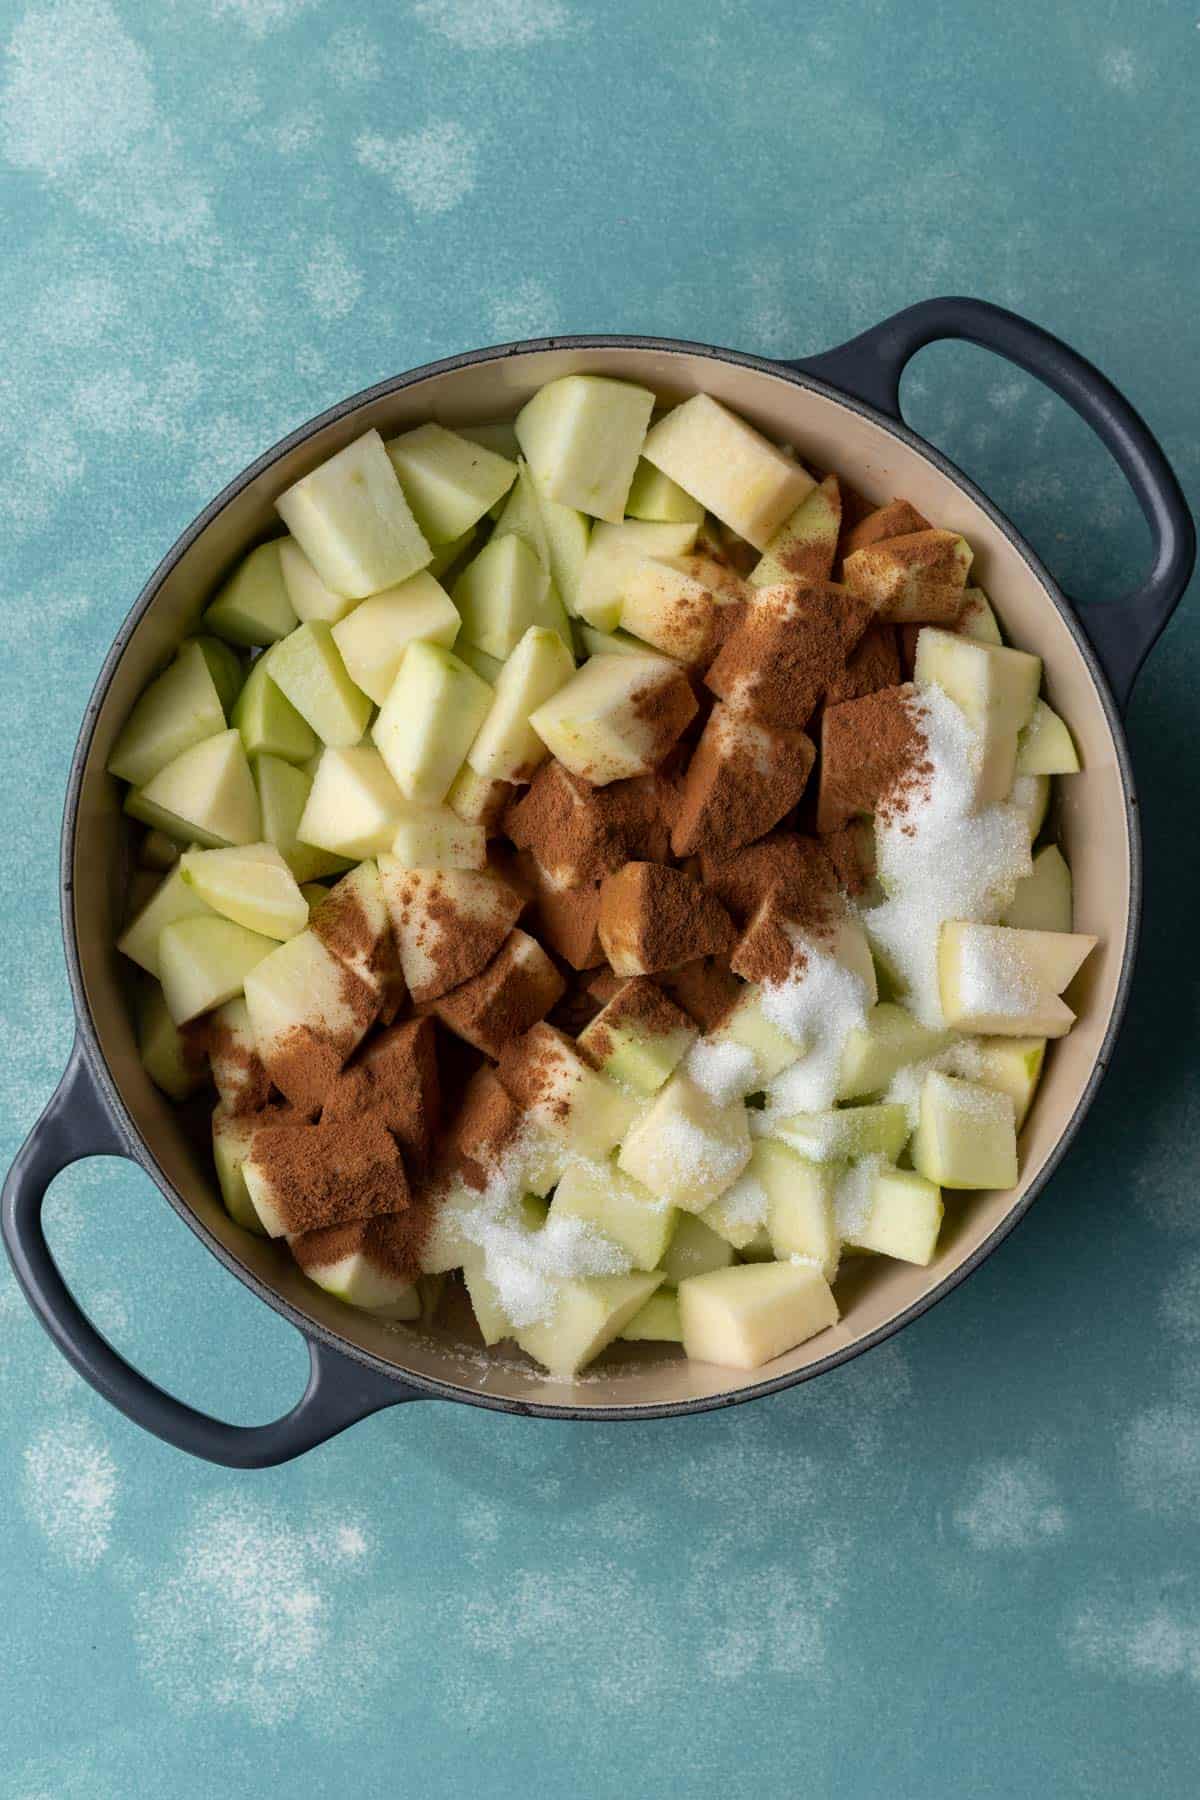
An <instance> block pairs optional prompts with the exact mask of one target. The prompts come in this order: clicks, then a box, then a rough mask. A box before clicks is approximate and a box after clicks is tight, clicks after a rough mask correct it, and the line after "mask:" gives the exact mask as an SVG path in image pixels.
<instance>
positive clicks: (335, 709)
mask: <svg viewBox="0 0 1200 1800" xmlns="http://www.w3.org/2000/svg"><path fill="white" fill-rule="evenodd" d="M271 680H272V681H273V682H274V683H275V685H276V687H277V688H279V689H280V691H281V692H282V693H283V695H284V696H285V698H286V699H288V700H290V701H291V703H292V705H293V706H294V707H295V709H296V711H297V712H298V713H299V714H300V717H301V718H302V719H304V720H305V721H306V723H307V724H309V725H310V726H311V727H312V729H313V730H314V731H315V732H316V734H317V736H318V737H319V738H320V740H321V742H322V743H323V744H325V745H327V746H328V747H329V748H330V749H334V750H345V749H348V748H349V747H350V745H351V744H357V743H359V742H360V741H361V739H362V735H363V732H364V731H365V730H366V729H367V722H368V720H369V719H370V717H371V702H370V699H369V698H368V697H367V695H366V694H364V693H363V691H362V689H361V688H359V687H356V686H355V684H354V682H353V681H351V679H350V677H349V675H348V674H347V672H346V665H345V663H344V662H343V661H342V659H341V656H340V654H339V653H338V647H337V645H336V643H335V642H334V639H333V632H332V631H331V629H330V627H329V626H328V625H323V624H321V623H320V622H317V623H314V624H308V625H299V626H297V628H296V630H295V631H293V632H292V633H291V634H290V636H288V637H286V638H284V639H283V640H282V642H280V643H278V644H276V645H275V647H274V649H273V650H272V652H271Z"/></svg>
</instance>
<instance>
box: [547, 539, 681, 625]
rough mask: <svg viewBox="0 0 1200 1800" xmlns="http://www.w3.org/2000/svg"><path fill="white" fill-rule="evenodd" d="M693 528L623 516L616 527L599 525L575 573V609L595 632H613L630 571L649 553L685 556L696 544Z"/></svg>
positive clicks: (660, 555)
mask: <svg viewBox="0 0 1200 1800" xmlns="http://www.w3.org/2000/svg"><path fill="white" fill-rule="evenodd" d="M696 530H697V527H696V525H695V524H694V523H690V522H685V523H682V524H679V525H668V524H653V523H649V522H646V521H643V520H640V519H624V520H622V522H621V524H619V525H597V526H595V527H594V528H593V531H592V535H591V539H590V541H589V543H588V549H587V555H586V556H585V557H584V559H583V564H582V566H581V568H580V571H579V581H578V585H577V587H576V591H575V604H574V608H573V610H574V611H575V612H576V613H577V614H578V615H579V617H580V618H581V619H583V620H584V622H585V623H586V624H588V625H591V626H592V627H593V628H594V629H595V630H597V631H615V630H616V628H617V626H618V625H619V624H620V622H621V603H622V600H623V597H624V593H625V584H626V581H627V580H628V578H629V576H630V574H631V572H632V571H633V570H634V569H636V568H637V566H638V564H639V563H641V562H643V561H644V560H645V559H646V558H647V557H672V556H686V555H687V553H688V551H689V550H690V549H691V548H692V546H693V545H694V543H695V542H696Z"/></svg>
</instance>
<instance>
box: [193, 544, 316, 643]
mask: <svg viewBox="0 0 1200 1800" xmlns="http://www.w3.org/2000/svg"><path fill="white" fill-rule="evenodd" d="M279 551H280V540H279V538H273V539H272V540H271V542H270V543H269V544H260V545H259V546H258V548H257V550H252V551H251V552H250V554H249V556H247V557H246V558H245V559H244V560H243V561H242V562H241V563H240V564H239V565H238V567H237V568H236V569H235V570H234V572H233V574H232V575H231V576H230V577H229V580H228V581H227V582H226V583H225V585H224V587H223V588H222V589H221V590H220V592H219V593H218V595H217V597H216V599H215V600H214V601H213V602H212V604H211V606H210V607H209V608H208V611H207V612H206V613H205V615H204V629H205V630H206V631H212V632H215V633H216V635H217V636H218V637H221V638H226V639H227V640H228V642H229V643H231V644H242V645H244V646H246V647H247V648H249V649H254V648H255V647H256V646H259V645H262V644H273V643H274V642H275V640H276V639H277V638H282V637H286V636H287V634H288V632H289V631H294V630H295V628H296V613H295V609H294V607H293V606H292V602H291V600H290V599H289V597H288V591H287V587H286V586H285V584H284V579H283V569H282V565H281V563H280V557H279Z"/></svg>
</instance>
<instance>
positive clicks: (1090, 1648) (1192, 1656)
mask: <svg viewBox="0 0 1200 1800" xmlns="http://www.w3.org/2000/svg"><path fill="white" fill-rule="evenodd" d="M1189 1587H1194V1583H1191V1584H1189V1583H1188V1582H1187V1581H1185V1580H1183V1579H1182V1578H1171V1579H1168V1580H1165V1581H1162V1582H1160V1583H1156V1584H1155V1587H1154V1590H1153V1591H1146V1592H1144V1593H1142V1594H1139V1595H1135V1596H1133V1597H1129V1596H1125V1597H1122V1598H1116V1597H1114V1596H1112V1595H1105V1596H1103V1597H1100V1598H1097V1599H1094V1600H1089V1601H1085V1602H1084V1604H1083V1605H1081V1606H1080V1607H1078V1608H1077V1610H1076V1612H1075V1614H1074V1616H1073V1617H1072V1618H1071V1620H1070V1621H1069V1623H1068V1625H1067V1628H1066V1632H1065V1634H1064V1637H1065V1644H1066V1649H1067V1653H1068V1655H1069V1656H1071V1658H1072V1660H1074V1661H1076V1662H1079V1663H1082V1664H1083V1665H1084V1666H1085V1667H1087V1668H1090V1669H1094V1670H1096V1671H1097V1672H1099V1673H1101V1674H1105V1675H1116V1676H1122V1677H1124V1678H1125V1679H1126V1680H1131V1681H1138V1682H1167V1681H1172V1680H1179V1679H1183V1680H1185V1681H1187V1682H1188V1683H1190V1685H1191V1686H1192V1687H1200V1607H1198V1606H1197V1604H1196V1601H1195V1598H1194V1596H1193V1595H1192V1594H1191V1593H1190V1592H1189Z"/></svg>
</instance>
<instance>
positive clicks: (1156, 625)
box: [788, 296, 1196, 710]
mask: <svg viewBox="0 0 1200 1800" xmlns="http://www.w3.org/2000/svg"><path fill="white" fill-rule="evenodd" d="M941 338H963V339H965V340H966V341H967V342H968V343H972V344H979V345H981V346H982V348H983V349H985V350H994V351H995V352H996V354H997V356H1003V357H1004V358H1005V359H1006V360H1007V361H1008V362H1011V363H1016V365H1017V366H1018V368H1021V369H1025V370H1027V372H1028V373H1029V374H1030V375H1036V376H1037V378H1038V380H1039V381H1042V382H1044V383H1045V384H1046V386H1047V387H1048V388H1053V390H1054V392H1055V393H1056V394H1058V395H1059V396H1060V397H1061V398H1062V399H1063V400H1065V401H1066V402H1067V404H1068V406H1071V407H1073V408H1074V410H1075V411H1076V412H1077V413H1078V414H1079V416H1080V418H1082V419H1084V420H1086V422H1087V423H1088V424H1089V425H1090V426H1091V428H1092V430H1093V431H1094V432H1095V433H1096V435H1097V437H1098V438H1099V439H1100V441H1101V443H1102V444H1104V446H1105V448H1106V449H1107V450H1109V451H1110V452H1111V453H1112V455H1113V456H1114V457H1115V459H1116V461H1117V463H1118V465H1119V466H1120V468H1121V470H1122V473H1123V474H1124V476H1125V478H1126V480H1127V481H1128V482H1129V485H1130V487H1131V488H1132V489H1133V491H1134V493H1135V494H1136V496H1137V500H1138V504H1139V505H1140V507H1141V509H1142V512H1143V513H1144V514H1145V517H1146V523H1147V524H1148V525H1149V527H1150V536H1151V541H1152V546H1153V553H1152V561H1151V566H1150V572H1149V574H1148V575H1147V576H1146V578H1145V580H1144V581H1143V582H1142V583H1141V584H1140V585H1139V586H1138V587H1136V588H1135V589H1134V590H1133V592H1132V593H1130V594H1126V595H1125V596H1124V597H1123V598H1122V599H1120V600H1114V601H1112V602H1110V603H1107V604H1104V605H1097V606H1091V607H1087V608H1086V609H1081V608H1080V607H1078V606H1077V605H1075V603H1074V602H1072V605H1074V606H1075V610H1076V612H1077V613H1079V614H1080V617H1081V622H1082V624H1083V626H1084V629H1085V630H1086V632H1087V635H1088V637H1089V638H1090V640H1091V642H1092V645H1093V647H1094V649H1095V651H1096V655H1097V656H1098V657H1099V659H1100V662H1101V665H1102V666H1103V669H1104V672H1105V674H1106V675H1107V676H1108V680H1109V683H1110V685H1111V687H1112V691H1113V695H1114V697H1115V699H1116V702H1117V705H1118V706H1119V707H1121V708H1122V710H1123V709H1124V708H1125V706H1126V704H1127V703H1128V700H1129V696H1130V693H1131V691H1132V689H1133V684H1134V681H1135V680H1136V678H1137V673H1138V670H1139V669H1140V668H1141V666H1142V664H1143V662H1144V661H1145V659H1146V657H1147V655H1148V654H1149V651H1150V650H1151V648H1152V647H1153V645H1154V643H1155V641H1156V640H1157V638H1158V636H1159V634H1160V632H1161V631H1162V630H1163V627H1164V626H1165V625H1166V623H1167V620H1168V619H1169V618H1170V617H1171V614H1172V613H1173V612H1174V610H1175V608H1176V607H1177V606H1178V604H1179V602H1180V600H1181V599H1182V598H1183V593H1184V589H1185V588H1186V587H1187V584H1188V579H1189V577H1190V575H1191V572H1192V565H1193V563H1194V562H1195V558H1196V529H1195V526H1194V524H1193V522H1192V515H1191V513H1190V512H1189V511H1188V505H1187V501H1186V500H1185V499H1184V497H1183V492H1182V490H1181V488H1180V486H1179V483H1178V481H1177V480H1176V479H1175V474H1174V472H1173V470H1172V468H1171V465H1170V464H1169V463H1168V461H1167V459H1166V457H1165V456H1164V455H1163V453H1162V450H1161V449H1160V448H1159V445H1158V443H1157V441H1156V440H1155V438H1154V437H1153V436H1152V434H1151V432H1150V431H1149V429H1148V428H1147V426H1146V424H1145V423H1144V421H1143V420H1142V419H1141V418H1140V417H1139V415H1138V414H1137V413H1136V412H1135V411H1134V409H1133V407H1132V406H1130V404H1129V402H1128V400H1126V399H1125V398H1124V396H1123V395H1122V394H1120V393H1118V392H1117V389H1116V388H1115V387H1114V386H1113V384H1112V382H1111V381H1109V379H1108V377H1107V376H1106V375H1102V374H1101V373H1100V371H1099V369H1097V368H1094V367H1093V366H1092V364H1091V363H1090V362H1088V361H1087V360H1086V358H1084V357H1082V356H1080V355H1079V354H1078V353H1077V352H1076V351H1074V350H1072V349H1071V348H1070V347H1069V346H1068V345H1066V344H1064V343H1063V342H1062V340H1061V339H1060V338H1056V337H1052V336H1051V334H1050V333H1049V332H1048V331H1043V330H1042V328H1041V326H1040V325H1034V324H1033V323H1032V322H1031V321H1030V320H1029V319H1023V318H1022V317H1021V316H1020V314H1019V313H1012V312H1007V311H1006V310H1005V308H1004V307H1002V306H992V305H990V304H989V303H988V302H987V301H986V300H971V299H965V298H961V297H954V296H947V297H946V298H945V299H940V300H923V301H921V302H920V304H919V305H917V306H909V307H907V308H906V309H905V310H904V311H903V312H900V313H897V314H896V315H895V317H894V318H891V319H885V320H884V322H883V323H882V324H881V325H875V326H873V327H872V328H871V330H870V331H864V332H863V333H862V335H861V337H856V338H851V339H850V341H849V343H846V344H842V345H840V346H839V347H838V348H837V349H836V350H828V351H826V352H825V354H824V355H823V356H810V357H806V358H804V360H803V361H797V362H790V363H789V364H788V367H789V368H794V369H798V370H799V371H800V372H801V373H802V374H805V375H814V376H816V377H817V379H818V380H821V381H827V382H829V384H830V385H831V386H832V387H837V388H841V389H842V390H843V391H844V392H846V393H848V394H850V395H852V396H853V397H854V398H856V399H859V400H863V401H865V402H866V403H867V405H868V406H873V407H875V408H877V409H878V411H880V412H883V413H887V414H888V416H889V417H890V418H893V419H896V420H898V421H900V420H901V417H902V416H901V412H900V377H901V375H902V374H903V373H904V369H905V366H906V364H907V363H908V362H909V361H910V359H911V358H912V357H913V356H915V355H916V353H917V351H918V350H921V349H923V348H924V347H925V345H926V344H932V343H936V342H937V341H938V340H939V339H941Z"/></svg>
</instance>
